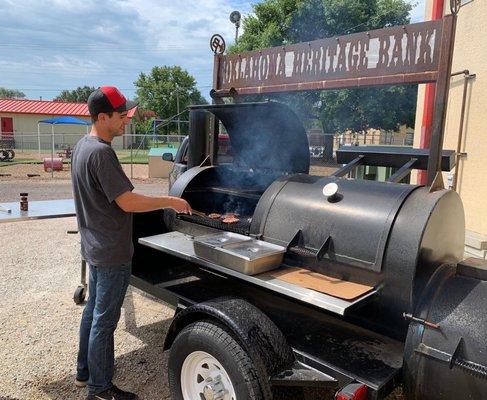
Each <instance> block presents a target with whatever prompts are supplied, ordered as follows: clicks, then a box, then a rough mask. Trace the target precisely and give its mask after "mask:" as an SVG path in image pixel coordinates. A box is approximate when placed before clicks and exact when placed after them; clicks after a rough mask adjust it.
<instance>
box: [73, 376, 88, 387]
mask: <svg viewBox="0 0 487 400" xmlns="http://www.w3.org/2000/svg"><path fill="white" fill-rule="evenodd" d="M74 384H75V385H76V387H78V388H80V389H81V388H84V387H85V386H86V385H87V384H88V379H87V380H86V381H84V380H82V379H78V378H76V379H75V380H74Z"/></svg>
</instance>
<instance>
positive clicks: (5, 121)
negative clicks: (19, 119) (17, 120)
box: [1, 117, 14, 139]
mask: <svg viewBox="0 0 487 400" xmlns="http://www.w3.org/2000/svg"><path fill="white" fill-rule="evenodd" d="M1 125H2V129H1V132H2V139H8V138H12V137H13V134H14V121H13V119H12V118H8V117H2V118H1Z"/></svg>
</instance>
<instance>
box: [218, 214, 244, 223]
mask: <svg viewBox="0 0 487 400" xmlns="http://www.w3.org/2000/svg"><path fill="white" fill-rule="evenodd" d="M238 221H240V219H239V218H237V217H236V216H235V214H228V215H225V216H224V218H223V219H222V222H223V223H224V224H236V223H237V222H238Z"/></svg>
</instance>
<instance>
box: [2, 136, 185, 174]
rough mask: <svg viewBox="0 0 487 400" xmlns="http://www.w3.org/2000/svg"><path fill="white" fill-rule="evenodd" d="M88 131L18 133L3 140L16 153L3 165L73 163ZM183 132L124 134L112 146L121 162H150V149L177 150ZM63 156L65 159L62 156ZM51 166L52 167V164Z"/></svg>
mask: <svg viewBox="0 0 487 400" xmlns="http://www.w3.org/2000/svg"><path fill="white" fill-rule="evenodd" d="M83 136H85V134H84V133H83V134H81V133H78V134H76V133H54V134H52V133H49V134H47V133H41V134H38V133H32V132H30V133H19V132H16V133H15V135H14V137H13V139H9V140H8V141H4V143H3V147H4V148H9V149H12V150H13V151H14V152H15V157H14V158H13V159H12V160H9V161H8V162H7V161H5V162H0V165H13V164H34V163H44V162H47V163H49V165H50V166H53V165H55V164H56V162H58V163H60V162H62V163H64V164H66V163H68V164H69V163H70V162H71V154H72V151H73V148H74V146H75V144H76V143H77V142H78V140H80V139H81V138H82V137H83ZM185 137H186V136H184V135H151V134H143V135H141V134H124V135H123V136H119V137H116V138H114V140H113V141H112V148H113V149H114V150H115V153H116V154H117V156H118V159H119V160H120V163H122V164H131V165H134V164H148V163H149V153H150V151H151V149H155V148H156V149H157V148H159V149H161V148H162V149H167V150H168V151H169V152H172V153H173V154H175V152H177V149H178V148H179V146H180V145H181V143H182V142H183V140H184V138H185ZM61 159H62V160H61ZM51 169H52V168H51Z"/></svg>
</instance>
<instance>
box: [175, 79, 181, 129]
mask: <svg viewBox="0 0 487 400" xmlns="http://www.w3.org/2000/svg"><path fill="white" fill-rule="evenodd" d="M176 107H177V109H176V111H177V114H178V135H179V136H181V123H180V119H179V86H176Z"/></svg>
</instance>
